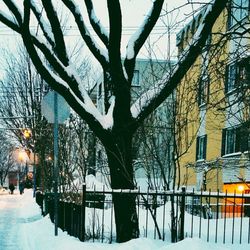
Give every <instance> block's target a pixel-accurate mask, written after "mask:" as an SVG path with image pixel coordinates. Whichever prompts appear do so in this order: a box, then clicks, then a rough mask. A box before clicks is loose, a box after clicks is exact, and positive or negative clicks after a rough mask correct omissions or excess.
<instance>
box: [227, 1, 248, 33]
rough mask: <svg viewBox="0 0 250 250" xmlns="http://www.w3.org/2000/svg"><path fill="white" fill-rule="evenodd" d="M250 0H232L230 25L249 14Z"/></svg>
mask: <svg viewBox="0 0 250 250" xmlns="http://www.w3.org/2000/svg"><path fill="white" fill-rule="evenodd" d="M248 12H249V0H232V1H231V4H230V7H229V15H228V27H229V28H231V27H232V26H234V25H236V24H237V23H240V22H241V20H242V19H244V18H245V17H247V16H248Z"/></svg>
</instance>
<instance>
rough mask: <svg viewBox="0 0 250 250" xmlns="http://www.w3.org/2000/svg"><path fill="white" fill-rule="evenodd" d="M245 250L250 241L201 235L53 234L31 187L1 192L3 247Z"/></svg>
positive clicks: (0, 247) (24, 249)
mask: <svg viewBox="0 0 250 250" xmlns="http://www.w3.org/2000/svg"><path fill="white" fill-rule="evenodd" d="M187 248H189V249H190V250H200V249H202V250H211V249H215V250H236V249H237V250H246V249H249V248H250V245H248V244H241V245H240V244H234V245H232V244H229V243H228V244H221V243H220V244H215V243H207V242H206V241H203V240H201V239H198V238H193V239H191V238H186V239H185V240H183V241H181V242H178V243H175V244H171V243H169V242H166V241H165V242H163V241H160V240H151V239H146V238H140V239H136V240H131V241H129V242H127V243H122V244H117V243H113V244H107V243H96V242H95V243H89V242H84V243H83V242H80V241H79V240H78V239H76V238H74V237H71V236H69V235H68V234H67V233H66V232H62V231H61V230H60V229H59V234H58V236H54V225H53V224H52V223H51V221H50V219H49V217H48V216H46V217H44V218H43V217H42V216H41V215H40V209H39V207H38V206H37V204H36V203H35V200H34V199H33V197H32V190H25V192H24V194H23V195H19V194H18V193H15V194H14V195H9V194H6V193H5V194H3V195H0V250H10V249H20V250H45V249H46V250H50V249H51V250H52V249H53V250H56V249H58V250H59V249H60V250H68V249H70V250H78V249H86V250H102V249H103V250H114V249H115V250H116V249H117V250H155V249H160V250H186V249H187Z"/></svg>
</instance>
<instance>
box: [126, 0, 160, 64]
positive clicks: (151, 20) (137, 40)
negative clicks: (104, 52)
mask: <svg viewBox="0 0 250 250" xmlns="http://www.w3.org/2000/svg"><path fill="white" fill-rule="evenodd" d="M163 2H164V1H163V0H155V1H154V3H153V6H152V8H151V9H150V11H149V12H148V14H147V16H146V18H145V19H144V21H143V23H142V25H141V26H140V27H139V29H138V30H137V31H136V32H135V33H134V34H133V35H132V36H131V38H130V39H129V41H128V44H127V52H126V58H127V59H128V60H131V59H133V58H135V57H136V55H137V54H138V52H139V50H140V49H141V47H142V45H143V44H144V42H145V41H146V39H147V37H148V35H149V34H150V32H151V31H152V29H153V27H154V25H155V24H156V22H157V20H158V18H159V16H160V13H161V9H162V5H163Z"/></svg>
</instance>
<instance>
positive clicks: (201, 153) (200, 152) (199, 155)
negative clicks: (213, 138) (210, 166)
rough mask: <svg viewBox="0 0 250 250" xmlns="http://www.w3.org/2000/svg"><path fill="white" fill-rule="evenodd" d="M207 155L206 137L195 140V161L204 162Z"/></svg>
mask: <svg viewBox="0 0 250 250" xmlns="http://www.w3.org/2000/svg"><path fill="white" fill-rule="evenodd" d="M206 155H207V135H203V136H198V137H197V139H196V160H205V159H206Z"/></svg>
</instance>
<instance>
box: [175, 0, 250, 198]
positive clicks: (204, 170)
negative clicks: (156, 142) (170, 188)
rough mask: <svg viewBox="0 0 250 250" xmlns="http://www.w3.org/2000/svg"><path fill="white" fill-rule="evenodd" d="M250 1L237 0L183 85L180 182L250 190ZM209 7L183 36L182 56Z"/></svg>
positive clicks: (179, 97)
mask: <svg viewBox="0 0 250 250" xmlns="http://www.w3.org/2000/svg"><path fill="white" fill-rule="evenodd" d="M249 5H250V1H249V0H247V1H245V0H241V1H240V0H234V1H231V2H230V4H229V5H228V7H227V8H226V9H225V10H224V11H223V13H222V14H221V15H220V17H219V18H218V20H217V21H216V23H215V25H214V27H213V30H212V34H211V35H210V36H209V38H208V39H207V42H206V46H205V47H204V49H203V52H202V54H201V55H200V56H199V58H198V59H197V60H196V62H195V64H194V65H193V66H192V68H191V69H190V70H189V71H188V72H187V74H186V75H185V77H184V79H183V81H182V82H181V84H180V86H179V87H178V89H177V96H176V98H177V104H176V107H177V108H176V110H177V111H176V114H177V124H176V128H177V129H176V135H177V136H176V145H177V159H178V160H179V164H177V165H178V166H179V170H178V171H177V181H176V182H177V184H179V185H185V186H187V188H189V189H192V188H194V189H195V190H201V189H202V190H209V189H211V190H212V191H217V190H219V191H225V190H226V189H230V192H232V191H233V190H235V191H236V192H239V193H241V192H245V193H248V192H249V190H250V162H249V156H250V155H249V151H250V136H249V134H250V132H249V131H250V120H249V117H250V116H249V108H250V98H249V96H250V94H249V93H250V92H249V90H250V77H249V72H250V18H249V9H250V6H249ZM204 12H205V9H204V10H201V11H200V13H198V15H197V16H196V17H195V18H194V19H193V20H191V21H190V22H189V23H188V24H187V25H186V26H185V27H184V28H183V29H182V30H181V31H180V32H179V33H178V35H177V46H178V50H179V57H181V55H182V51H183V50H184V49H185V47H186V46H188V44H189V43H190V41H191V39H192V38H193V35H194V34H195V31H196V30H197V29H198V27H199V25H200V24H201V23H202V21H203V13H204Z"/></svg>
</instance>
